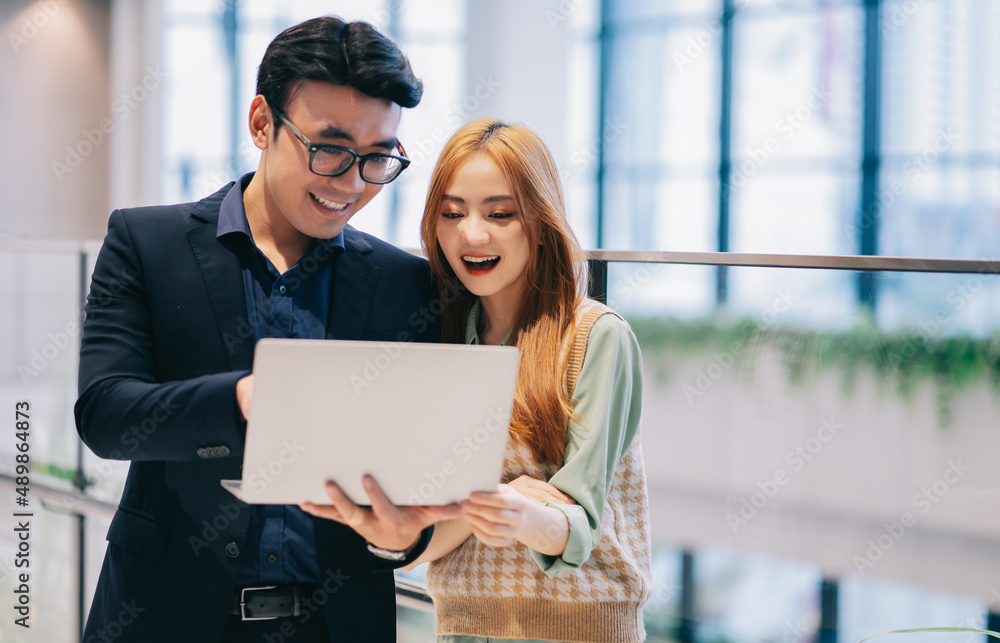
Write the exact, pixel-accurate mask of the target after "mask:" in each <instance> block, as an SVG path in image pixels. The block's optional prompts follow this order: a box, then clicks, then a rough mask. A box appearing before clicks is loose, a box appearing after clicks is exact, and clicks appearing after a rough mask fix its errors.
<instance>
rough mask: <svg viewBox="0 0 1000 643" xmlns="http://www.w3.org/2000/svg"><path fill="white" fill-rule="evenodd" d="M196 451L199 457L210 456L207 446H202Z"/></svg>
mask: <svg viewBox="0 0 1000 643" xmlns="http://www.w3.org/2000/svg"><path fill="white" fill-rule="evenodd" d="M195 453H197V454H198V457H199V458H207V457H208V451H206V450H205V447H202V448H200V449H198V450H197V451H195Z"/></svg>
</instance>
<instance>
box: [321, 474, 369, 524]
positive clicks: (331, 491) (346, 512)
mask: <svg viewBox="0 0 1000 643" xmlns="http://www.w3.org/2000/svg"><path fill="white" fill-rule="evenodd" d="M326 495H328V496H330V500H331V501H332V502H333V506H334V507H335V508H336V509H337V511H338V512H339V513H340V520H339V521H338V522H342V523H344V524H345V525H350V526H351V527H357V526H358V525H360V524H361V523H363V522H364V521H365V516H367V514H368V512H366V511H365V510H364V509H362V508H361V507H359V506H357V505H356V504H354V503H353V502H351V499H350V498H348V497H347V496H346V495H344V492H343V491H341V490H340V487H338V486H337V485H336V484H334V483H332V482H327V483H326Z"/></svg>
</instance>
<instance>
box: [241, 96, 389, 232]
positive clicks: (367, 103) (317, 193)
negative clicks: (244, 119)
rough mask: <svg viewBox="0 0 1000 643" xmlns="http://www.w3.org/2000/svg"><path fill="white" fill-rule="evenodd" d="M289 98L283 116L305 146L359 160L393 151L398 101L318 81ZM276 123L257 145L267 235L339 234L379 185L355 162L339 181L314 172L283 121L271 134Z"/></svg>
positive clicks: (301, 148)
mask: <svg viewBox="0 0 1000 643" xmlns="http://www.w3.org/2000/svg"><path fill="white" fill-rule="evenodd" d="M290 96H291V98H290V100H289V101H288V104H287V105H286V106H285V116H286V118H287V119H288V120H289V121H291V122H292V123H294V124H295V126H296V127H298V128H299V129H300V130H301V131H302V133H303V134H305V136H306V138H308V139H309V141H310V142H313V143H332V144H335V145H341V146H344V147H348V148H351V149H352V150H354V151H355V152H357V153H358V154H361V155H364V154H371V153H373V152H379V153H384V154H395V153H397V152H396V127H397V126H398V125H399V116H400V111H401V109H400V106H399V105H397V104H396V103H394V102H392V101H390V100H387V99H382V98H372V97H371V96H368V95H367V94H363V93H361V92H359V91H358V90H356V89H354V88H353V87H348V86H345V85H334V84H333V83H327V82H321V81H301V82H300V83H299V84H298V86H297V87H296V88H295V89H293V90H292V92H291V94H290ZM255 104H256V103H255ZM267 111H268V114H270V115H272V117H273V112H272V111H271V110H267ZM273 123H274V121H273V118H272V119H271V124H270V125H268V126H267V132H266V133H267V135H266V137H263V140H261V138H258V139H257V140H258V145H261V143H262V142H263V145H262V150H263V152H262V155H261V164H260V169H261V170H263V171H264V174H265V176H264V177H263V178H264V185H265V192H264V199H265V202H264V206H265V210H264V211H265V212H266V216H267V218H268V221H267V225H268V226H269V227H270V229H271V230H270V231H271V233H272V236H273V237H275V238H289V237H294V236H297V235H296V233H297V234H299V235H304V236H306V237H312V238H316V239H330V238H333V237H335V236H337V235H338V234H340V232H341V231H342V230H343V229H344V226H346V225H347V222H348V221H350V219H351V217H353V216H354V215H355V213H357V212H358V210H360V209H361V208H363V207H364V206H365V205H366V204H367V203H368V202H369V201H371V200H372V198H373V197H374V196H375V195H376V194H378V193H379V191H381V189H382V186H381V185H376V184H372V183H366V182H364V181H362V180H361V173H360V170H359V168H358V163H355V164H354V165H353V166H351V168H350V169H348V170H347V172H345V173H344V174H341V175H340V176H320V175H318V174H314V173H313V172H312V171H311V170H310V169H309V150H308V149H307V148H306V146H305V144H303V143H302V141H300V140H299V139H298V138H296V137H295V135H294V134H293V133H292V132H291V130H290V129H289V128H288V127H287V126H285V125H284V123H282V125H281V127H280V128H279V129H278V131H277V135H275V134H274V124H273Z"/></svg>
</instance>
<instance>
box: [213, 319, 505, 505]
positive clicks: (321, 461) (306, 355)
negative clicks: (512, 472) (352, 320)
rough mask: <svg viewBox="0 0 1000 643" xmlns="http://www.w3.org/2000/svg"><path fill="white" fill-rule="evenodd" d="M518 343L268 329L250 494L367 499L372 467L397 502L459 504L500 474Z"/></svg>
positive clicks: (270, 498) (249, 459)
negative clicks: (362, 337)
mask: <svg viewBox="0 0 1000 643" xmlns="http://www.w3.org/2000/svg"><path fill="white" fill-rule="evenodd" d="M518 359H519V352H518V350H517V349H516V348H513V347H503V346H467V345H456V344H414V343H400V342H362V341H341V340H307V339H262V340H260V341H259V342H258V343H257V346H256V350H255V352H254V362H253V372H254V391H253V402H252V404H251V409H250V419H249V421H248V423H247V434H246V446H245V449H244V454H243V478H242V480H222V481H221V482H222V486H223V487H225V488H226V489H228V490H229V491H230V492H232V493H233V494H234V495H235V496H236V497H238V498H239V499H241V500H243V501H244V502H247V503H251V504H298V503H300V502H315V503H321V504H329V503H330V497H329V496H328V495H327V494H326V491H325V483H326V481H327V480H332V481H333V482H336V483H337V484H338V485H339V486H340V488H341V489H343V490H344V492H345V493H346V494H347V495H348V496H349V497H350V498H351V499H352V500H353V501H354V502H355V503H357V504H361V505H368V504H370V501H369V500H368V496H367V494H365V492H364V488H363V487H362V484H361V479H362V476H363V475H364V474H366V473H367V474H371V475H372V476H373V477H374V478H375V480H376V481H377V482H378V483H379V485H380V486H381V487H382V490H383V491H384V492H385V493H386V495H387V496H388V498H389V500H391V501H392V502H393V504H396V505H434V504H448V503H451V502H459V501H461V500H464V499H465V498H467V497H468V495H469V493H470V492H472V491H477V490H480V491H492V490H495V489H496V485H497V483H498V482H499V481H500V478H501V475H502V466H503V453H504V448H505V446H506V443H507V436H508V426H509V424H510V411H511V404H512V400H513V397H514V382H515V380H516V377H517V365H518Z"/></svg>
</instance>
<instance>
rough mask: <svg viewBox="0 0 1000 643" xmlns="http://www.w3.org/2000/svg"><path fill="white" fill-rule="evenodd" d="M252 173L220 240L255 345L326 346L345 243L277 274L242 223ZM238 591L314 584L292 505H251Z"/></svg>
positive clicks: (311, 560)
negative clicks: (266, 340) (238, 271)
mask: <svg viewBox="0 0 1000 643" xmlns="http://www.w3.org/2000/svg"><path fill="white" fill-rule="evenodd" d="M252 177H253V173H252V172H251V173H249V174H246V175H244V176H242V177H241V178H240V179H239V180H238V181H237V182H236V183H235V184H234V185H233V187H232V188H231V189H230V190H229V192H228V193H227V194H226V197H225V198H224V199H223V201H222V206H221V209H220V210H219V230H218V233H217V237H218V238H219V239H220V241H223V242H224V243H225V244H226V246H227V247H229V248H230V249H231V250H232V251H233V252H234V253H235V254H236V256H237V257H238V258H239V260H240V265H241V266H242V270H243V289H244V291H245V292H246V300H247V321H248V323H249V325H250V328H251V329H252V330H253V340H254V342H256V341H257V340H258V339H261V338H262V337H288V338H303V339H326V322H327V318H328V317H329V315H330V313H331V311H330V284H331V283H332V280H333V270H334V265H335V263H336V257H337V255H339V254H341V253H342V252H343V251H344V235H343V233H341V234H339V235H337V236H336V237H334V238H333V239H317V240H316V241H315V243H314V244H313V246H312V248H311V249H310V250H308V251H307V252H306V254H305V255H304V256H303V257H302V258H301V259H299V261H298V263H296V264H295V265H294V266H292V267H291V268H289V269H288V270H287V271H286V272H285V273H284V274H279V273H278V270H277V269H276V268H275V267H274V265H273V264H272V263H271V261H270V260H269V259H268V258H267V257H266V256H264V254H263V253H262V252H261V251H260V250H259V249H258V248H257V244H256V243H255V242H254V240H253V235H252V234H251V232H250V226H249V224H248V223H247V216H246V209H245V208H244V206H243V191H244V190H245V189H246V186H247V185H249V183H250V179H251V178H252ZM244 552H245V555H243V556H241V557H240V558H241V560H242V564H241V565H240V569H239V574H238V576H237V583H239V584H240V585H260V584H280V585H288V584H292V583H310V582H312V583H315V582H318V581H319V563H318V562H317V558H316V540H315V535H314V533H313V523H312V518H311V517H310V516H309V515H308V514H306V513H305V512H303V511H302V510H301V509H299V508H298V507H297V506H295V505H252V506H251V511H250V529H249V531H248V533H247V543H246V548H245V550H244Z"/></svg>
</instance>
